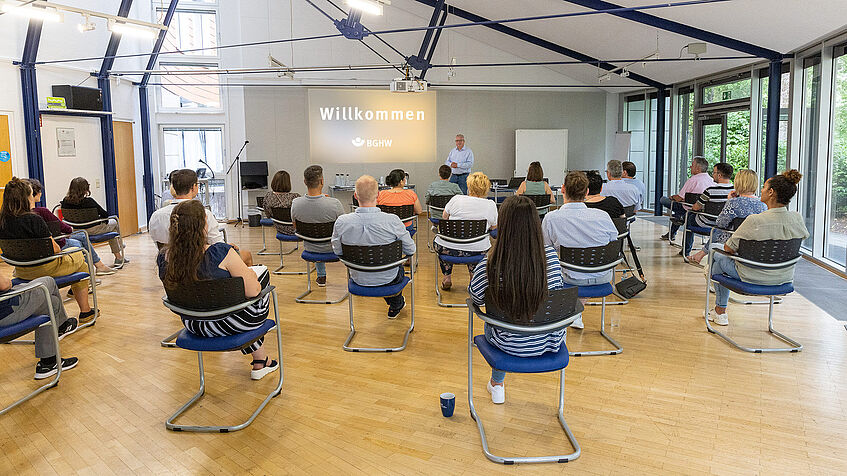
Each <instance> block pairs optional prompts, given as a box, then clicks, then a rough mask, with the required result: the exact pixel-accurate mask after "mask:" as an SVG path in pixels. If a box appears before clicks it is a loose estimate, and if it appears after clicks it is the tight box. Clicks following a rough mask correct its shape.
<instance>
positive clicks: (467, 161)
mask: <svg viewBox="0 0 847 476" xmlns="http://www.w3.org/2000/svg"><path fill="white" fill-rule="evenodd" d="M444 165H446V166H448V167H450V170H451V171H452V172H453V174H452V175H451V176H450V181H451V182H453V183H455V184H457V185H458V186H459V188H460V189H461V190H462V193H463V194H465V195H467V194H468V184H467V180H468V174H469V173H470V172H471V167H473V151H472V150H471V149H469V148H468V147H465V136H463V135H462V134H457V135H456V147H453V150H451V151H450V153H449V154H448V155H447V160H446V161H444Z"/></svg>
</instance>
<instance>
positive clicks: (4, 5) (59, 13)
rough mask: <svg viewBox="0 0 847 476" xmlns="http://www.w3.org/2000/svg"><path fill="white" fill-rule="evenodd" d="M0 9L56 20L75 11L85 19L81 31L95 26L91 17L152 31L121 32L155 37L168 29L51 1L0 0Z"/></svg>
mask: <svg viewBox="0 0 847 476" xmlns="http://www.w3.org/2000/svg"><path fill="white" fill-rule="evenodd" d="M0 9H2V11H4V12H7V13H11V14H14V15H20V16H26V17H29V18H38V19H41V20H45V21H57V22H61V21H63V19H64V18H63V14H64V13H66V12H70V13H77V14H79V15H82V16H83V18H84V19H85V23H83V24H82V25H80V26H79V29H80V30H81V31H91V30H93V29H94V28H95V25H94V24H93V23H92V22H91V18H102V19H104V20H107V21H109V22H110V23H112V22H114V23H116V24H119V25H126V26H128V27H135V28H136V29H147V30H152V33H135V32H130V31H129V29H123V30H124V31H122V32H121V33H127V34H137V35H140V36H143V37H155V36H156V33H157V32H158V31H159V30H165V31H167V29H168V27H166V26H165V25H162V24H161V23H150V22H146V21H141V20H133V19H131V18H125V17H120V16H117V15H112V14H109V13H103V12H98V11H94V10H88V9H86V8H79V7H75V6H72V5H61V4H58V3H53V2H46V1H44V0H29V1H27V2H25V3H24V2H19V1H10V0H0ZM110 29H111V28H110ZM118 29H119V30H121V27H118Z"/></svg>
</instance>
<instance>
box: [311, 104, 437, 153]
mask: <svg viewBox="0 0 847 476" xmlns="http://www.w3.org/2000/svg"><path fill="white" fill-rule="evenodd" d="M308 107H309V145H310V151H311V152H310V160H311V162H312V163H322V164H326V163H344V164H349V163H380V162H432V161H433V160H434V159H435V107H436V101H435V92H426V93H392V92H389V91H366V90H344V89H310V90H309V106H308Z"/></svg>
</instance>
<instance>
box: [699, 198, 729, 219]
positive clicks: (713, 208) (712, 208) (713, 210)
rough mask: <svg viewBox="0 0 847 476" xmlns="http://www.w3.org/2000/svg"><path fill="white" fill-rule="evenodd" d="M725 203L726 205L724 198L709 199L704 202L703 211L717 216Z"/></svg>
mask: <svg viewBox="0 0 847 476" xmlns="http://www.w3.org/2000/svg"><path fill="white" fill-rule="evenodd" d="M725 205H726V201H724V200H720V201H715V200H709V201H708V202H706V205H705V206H704V207H703V213H706V214H708V215H714V216H718V215H720V214H721V211H723V207H724V206H725Z"/></svg>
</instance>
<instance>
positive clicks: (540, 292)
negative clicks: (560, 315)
mask: <svg viewBox="0 0 847 476" xmlns="http://www.w3.org/2000/svg"><path fill="white" fill-rule="evenodd" d="M497 223H498V227H499V229H500V231H499V236H498V238H497V242H496V244H495V245H494V247H493V248H491V252H490V253H489V255H488V257H486V258H485V259H483V260H482V261H481V262H480V263H479V265H478V266H477V267H476V269H475V270H474V274H473V278H471V283H470V286H469V291H470V295H471V298H472V299H473V301H474V303H475V304H477V305H479V306H481V305H483V304H485V296H486V293H488V294H489V302H491V303H493V304H495V305H496V306H497V308H498V309H500V310H501V311H502V312H503V313H504V314H505V315H507V316H509V317H510V318H511V319H510V320H511V321H512V322H515V323H516V324H520V323H529V319H530V318H531V317H532V316H533V315H535V313H536V312H537V311H538V308H539V307H540V306H541V304H542V303H543V302H544V300H545V299H546V297H547V290H548V289H562V288H564V280H563V279H562V268H561V266H560V265H559V257H558V255H556V250H555V249H554V248H553V247H552V246H546V247H545V246H544V238H543V236H542V234H541V220H540V219H539V218H538V212H537V211H536V209H535V204H534V203H533V202H532V200H530V199H529V198H526V197H523V196H520V195H515V196H511V197H509V198H507V199H506V200H505V201H504V202H503V205H502V206H501V207H500V213H499V217H498V219H497ZM485 338H486V339H487V340H488V342H490V343H491V344H493V345H494V346H496V347H497V348H498V349H500V350H502V351H503V352H505V353H507V354H510V355H516V356H518V357H535V356H538V355H541V354H543V353H545V352H558V351H559V349H560V348H561V346H562V343H563V342H564V341H565V329H560V330H558V331H555V332H550V333H547V334H535V335H523V334H515V333H511V332H507V331H504V330H501V329H497V328H496V327H493V326H489V325H488V324H486V325H485ZM505 378H506V373H505V372H503V371H501V370H497V369H491V380H490V381H489V382H488V392H489V393H491V400H492V401H493V402H494V403H504V402H505V401H506V390H505V387H504V385H503V381H504V380H505Z"/></svg>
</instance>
